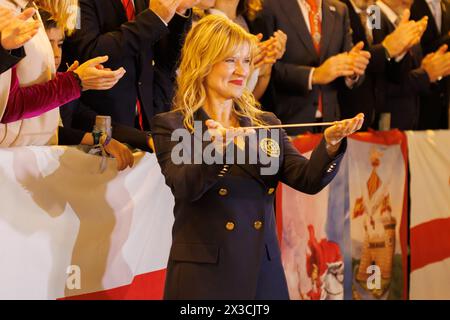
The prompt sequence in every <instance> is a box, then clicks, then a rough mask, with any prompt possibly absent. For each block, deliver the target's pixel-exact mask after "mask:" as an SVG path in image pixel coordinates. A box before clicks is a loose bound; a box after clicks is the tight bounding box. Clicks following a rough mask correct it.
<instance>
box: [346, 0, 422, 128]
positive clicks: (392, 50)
mask: <svg viewBox="0 0 450 320" xmlns="http://www.w3.org/2000/svg"><path fill="white" fill-rule="evenodd" d="M342 2H343V3H345V4H346V5H347V7H348V9H349V15H350V24H351V28H352V30H353V34H352V37H353V42H354V43H357V42H360V41H363V42H364V48H365V50H367V51H369V52H370V55H371V59H370V62H369V65H368V66H367V70H366V74H365V78H364V82H363V83H362V84H361V85H360V86H358V87H356V88H352V89H349V88H343V89H342V90H340V91H339V104H340V106H341V113H342V117H343V118H346V117H351V116H352V115H354V114H357V113H359V112H363V113H364V114H365V119H366V123H365V125H364V128H365V129H367V128H369V127H370V128H372V129H378V123H377V121H376V120H378V119H377V117H376V115H377V114H379V113H380V112H383V111H386V106H385V105H386V91H387V81H388V79H389V78H391V77H392V76H393V74H392V73H393V72H394V71H399V69H398V68H397V67H396V64H398V63H401V60H400V59H399V57H400V56H401V55H402V54H403V53H404V52H406V51H407V50H409V49H410V48H411V47H412V45H413V44H414V40H415V38H416V37H417V36H418V35H419V34H420V30H419V29H418V28H420V24H419V23H414V22H411V21H408V17H407V16H405V17H404V18H403V20H402V21H401V23H400V24H399V26H398V27H397V28H394V26H393V25H392V24H390V23H389V21H388V20H387V18H386V16H385V15H384V14H381V15H379V17H376V16H375V18H378V19H379V21H375V22H378V23H379V26H380V28H370V27H369V26H370V23H369V24H368V23H367V20H368V19H369V17H368V12H367V10H368V9H372V8H373V7H371V8H369V6H371V5H373V4H374V1H366V0H354V1H350V0H342ZM375 26H376V24H375ZM381 30H384V31H385V32H386V33H387V32H390V33H389V34H388V35H387V36H386V37H384V34H383V33H382V32H381Z"/></svg>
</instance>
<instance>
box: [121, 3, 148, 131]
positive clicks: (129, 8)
mask: <svg viewBox="0 0 450 320" xmlns="http://www.w3.org/2000/svg"><path fill="white" fill-rule="evenodd" d="M122 5H123V8H124V9H125V13H126V14H127V18H128V21H132V20H134V18H135V13H134V5H133V0H122ZM136 108H137V113H138V117H139V127H140V128H141V130H144V122H143V118H142V111H141V103H140V102H139V99H136Z"/></svg>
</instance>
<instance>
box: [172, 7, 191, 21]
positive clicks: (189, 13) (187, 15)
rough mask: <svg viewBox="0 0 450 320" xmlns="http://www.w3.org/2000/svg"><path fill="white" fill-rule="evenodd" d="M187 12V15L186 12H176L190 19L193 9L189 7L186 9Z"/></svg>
mask: <svg viewBox="0 0 450 320" xmlns="http://www.w3.org/2000/svg"><path fill="white" fill-rule="evenodd" d="M186 13H187V14H186V15H185V14H181V13H179V12H176V14H177V15H179V16H180V17H183V18H186V19H189V18H190V17H191V15H192V10H191V9H187V10H186Z"/></svg>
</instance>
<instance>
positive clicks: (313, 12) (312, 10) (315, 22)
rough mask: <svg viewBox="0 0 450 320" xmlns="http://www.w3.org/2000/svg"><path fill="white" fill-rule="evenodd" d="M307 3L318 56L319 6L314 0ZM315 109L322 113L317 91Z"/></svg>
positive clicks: (319, 32)
mask: <svg viewBox="0 0 450 320" xmlns="http://www.w3.org/2000/svg"><path fill="white" fill-rule="evenodd" d="M306 3H307V5H308V18H309V26H310V33H311V38H312V41H313V44H314V48H315V49H316V52H317V55H319V56H320V39H321V37H322V21H321V18H320V15H319V7H318V6H317V1H316V0H306ZM317 110H319V111H320V113H321V114H322V93H321V92H320V91H319V101H318V105H317Z"/></svg>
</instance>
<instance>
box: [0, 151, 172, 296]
mask: <svg viewBox="0 0 450 320" xmlns="http://www.w3.org/2000/svg"><path fill="white" fill-rule="evenodd" d="M134 156H135V165H134V167H133V168H132V169H127V170H125V171H122V172H117V170H116V169H115V166H116V163H115V160H114V159H108V160H107V167H106V170H105V171H104V172H103V173H100V170H99V168H100V163H101V157H98V156H93V155H89V154H86V153H84V152H82V151H80V150H78V149H76V148H74V147H20V148H10V149H0V197H1V199H0V202H1V209H0V252H1V261H2V262H1V263H0V299H59V298H75V299H161V298H162V292H163V286H164V277H165V268H166V263H167V258H168V254H169V249H170V244H171V227H172V223H173V213H172V209H173V203H174V201H173V197H172V194H171V192H170V190H169V188H168V187H167V186H166V185H165V183H164V177H163V176H162V174H161V171H160V168H159V165H158V163H157V161H156V157H155V156H154V155H150V154H144V153H136V154H135V155H134Z"/></svg>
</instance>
